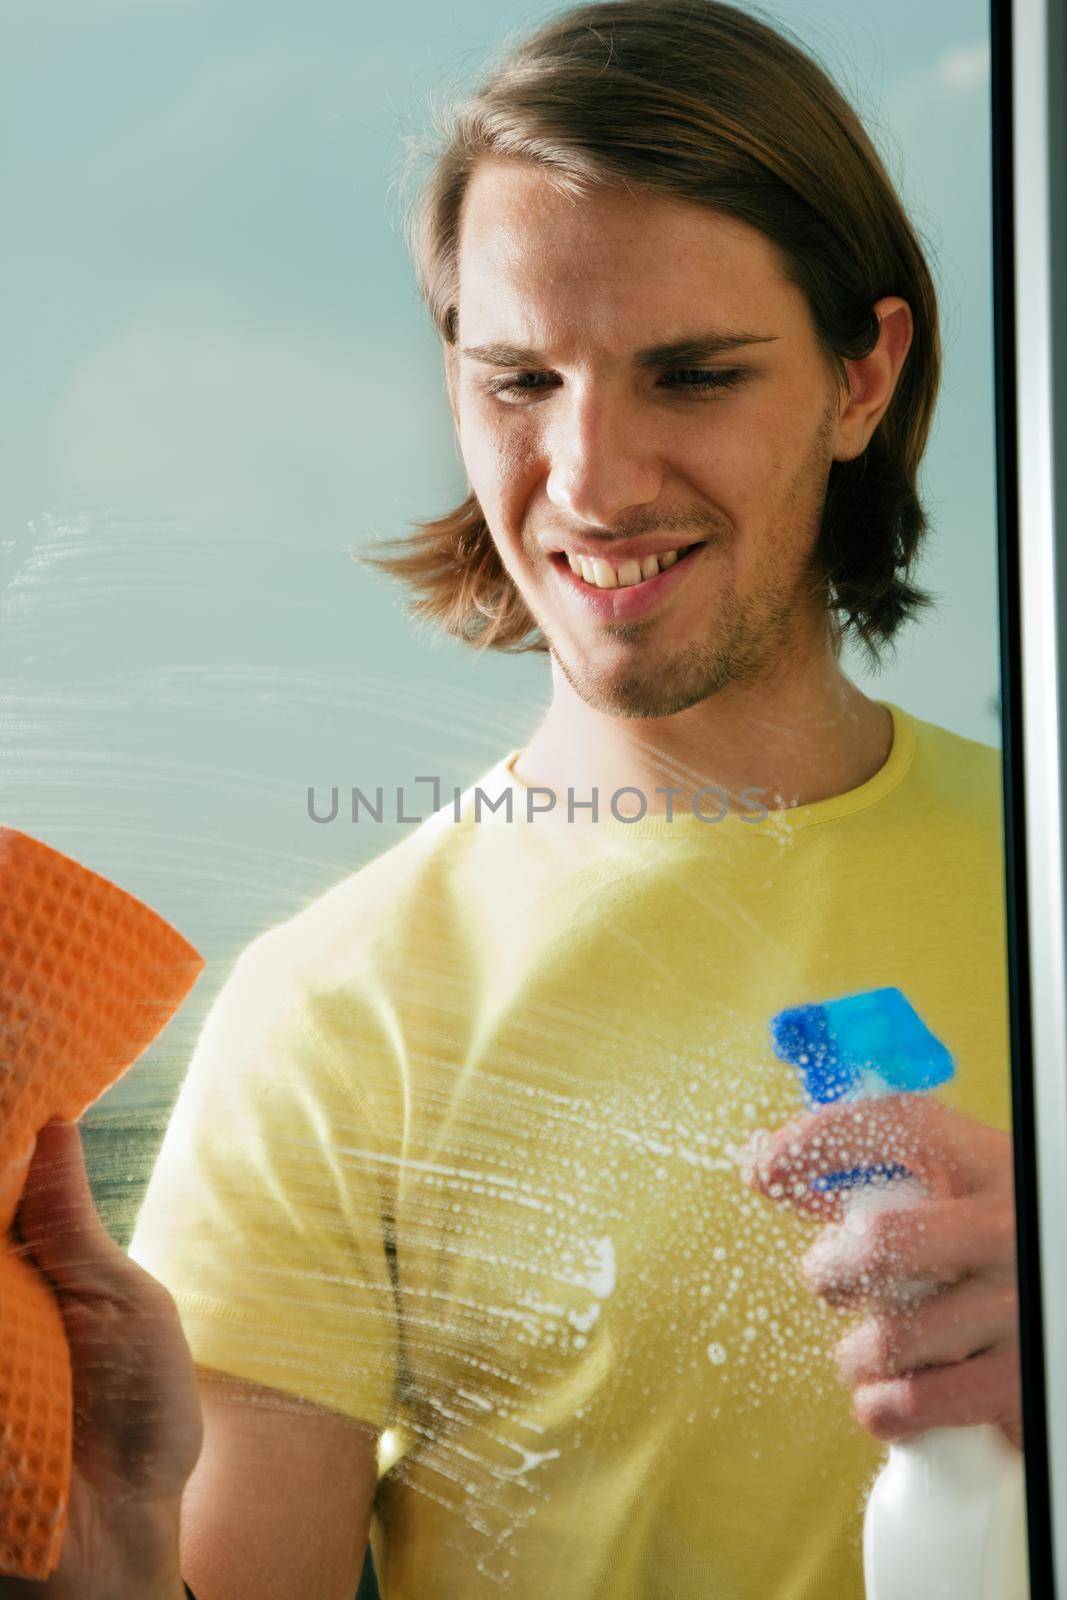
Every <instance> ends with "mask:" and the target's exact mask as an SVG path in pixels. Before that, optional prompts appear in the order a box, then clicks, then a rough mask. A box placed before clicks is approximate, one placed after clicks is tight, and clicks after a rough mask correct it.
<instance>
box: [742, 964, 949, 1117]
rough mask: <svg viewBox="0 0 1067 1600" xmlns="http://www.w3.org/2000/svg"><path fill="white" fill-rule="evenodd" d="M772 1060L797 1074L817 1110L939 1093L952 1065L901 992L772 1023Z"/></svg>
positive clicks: (797, 1011)
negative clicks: (848, 1101)
mask: <svg viewBox="0 0 1067 1600" xmlns="http://www.w3.org/2000/svg"><path fill="white" fill-rule="evenodd" d="M771 1039H772V1041H773V1044H774V1053H775V1055H777V1056H779V1057H780V1058H781V1059H782V1060H783V1061H788V1062H790V1063H791V1064H792V1065H793V1066H795V1067H798V1068H799V1069H800V1072H801V1074H802V1076H803V1079H804V1092H805V1095H806V1096H807V1099H808V1101H809V1103H810V1104H811V1105H813V1106H817V1105H827V1104H829V1102H830V1101H832V1100H842V1099H845V1098H853V1099H860V1098H863V1097H865V1096H868V1095H872V1094H892V1093H894V1092H901V1091H906V1090H923V1089H935V1088H936V1087H937V1086H938V1084H941V1083H947V1082H948V1080H949V1079H950V1078H951V1077H952V1075H953V1071H954V1067H953V1063H952V1057H951V1055H950V1054H949V1052H948V1051H947V1050H946V1048H945V1046H944V1045H943V1044H942V1043H941V1040H940V1039H938V1038H937V1037H936V1036H935V1035H934V1034H932V1033H931V1032H930V1030H929V1028H928V1027H927V1026H926V1024H925V1022H924V1021H923V1020H922V1018H921V1017H920V1016H919V1014H918V1012H917V1011H916V1010H915V1008H914V1006H912V1005H911V1003H910V1001H908V1000H907V999H906V998H905V997H904V995H903V994H902V993H901V992H900V990H899V989H893V988H889V989H868V990H866V991H865V992H864V993H863V994H852V995H847V996H845V997H844V998H843V999H841V1000H824V1001H822V1002H821V1003H820V1004H819V1005H808V1006H792V1007H791V1008H790V1009H789V1010H787V1011H779V1012H778V1014H777V1016H774V1017H772V1018H771Z"/></svg>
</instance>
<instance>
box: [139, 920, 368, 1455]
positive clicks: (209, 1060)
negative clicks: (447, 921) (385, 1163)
mask: <svg viewBox="0 0 1067 1600" xmlns="http://www.w3.org/2000/svg"><path fill="white" fill-rule="evenodd" d="M262 957H263V950H262V945H261V943H260V941H254V942H253V944H252V945H250V946H249V947H248V948H247V949H246V950H245V951H244V952H243V954H242V955H241V956H240V957H239V959H238V961H237V962H236V964H235V966H234V968H233V970H232V972H231V973H230V975H229V976H228V978H227V980H226V982H225V983H224V985H223V987H222V989H221V991H220V992H219V994H218V996H217V997H216V999H215V1001H214V1003H213V1005H212V1006H211V1009H210V1010H209V1012H208V1014H207V1018H206V1020H205V1022H204V1025H203V1028H202V1030H201V1032H200V1036H199V1038H198V1040H197V1044H196V1048H195V1050H194V1052H193V1056H192V1059H191V1061H190V1065H189V1069H188V1072H187V1074H186V1077H185V1080H184V1082H183V1084H182V1087H181V1090H180V1093H179V1096H178V1099H177V1102H176V1104H175V1107H174V1111H173V1114H172V1116H171V1119H170V1121H169V1123H168V1126H167V1130H166V1133H165V1135H164V1139H163V1143H162V1146H161V1148H160V1151H159V1155H158V1158H157V1160H156V1164H155V1167H154V1169H153V1172H152V1176H151V1178H150V1180H149V1184H148V1188H147V1190H146V1192H145V1197H144V1200H143V1203H142V1205H141V1209H140V1211H139V1213H138V1217H137V1222H136V1226H135V1229H134V1233H133V1237H132V1239H131V1241H130V1245H129V1252H128V1253H129V1255H130V1257H131V1258H132V1259H133V1260H134V1261H136V1262H137V1263H138V1264H139V1265H141V1266H142V1267H144V1268H145V1270H146V1271H148V1272H150V1273H151V1274H152V1275H153V1277H155V1278H157V1279H158V1280H159V1281H160V1282H161V1283H162V1284H163V1285H164V1286H165V1287H166V1288H167V1289H168V1290H169V1291H170V1293H171V1295H172V1296H173V1298H174V1301H175V1303H176V1305H177V1308H178V1313H179V1316H180V1319H181V1324H182V1329H183V1331H184V1333H185V1337H186V1340H187V1342H188V1344H189V1348H190V1350H191V1352H192V1355H193V1359H194V1361H196V1363H197V1364H198V1365H200V1366H204V1367H211V1368H215V1369H217V1370H219V1371H221V1372H225V1373H228V1374H231V1375H234V1376H236V1377H239V1378H244V1379H247V1380H249V1381H251V1382H255V1383H260V1384H266V1385H268V1386H269V1387H270V1388H273V1389H280V1390H282V1391H284V1392H285V1393H287V1394H291V1395H294V1396H297V1397H299V1398H301V1399H304V1400H311V1401H314V1402H316V1403H318V1404H320V1405H323V1406H328V1407H330V1408H331V1409H332V1410H335V1411H339V1412H341V1413H343V1414H345V1415H347V1416H351V1417H358V1418H361V1419H363V1420H364V1421H366V1422H369V1423H371V1424H372V1425H374V1426H375V1427H378V1428H384V1427H386V1426H387V1424H388V1422H389V1418H390V1411H391V1405H392V1398H393V1393H394V1388H395V1376H396V1356H397V1336H396V1329H397V1322H396V1310H395V1297H394V1291H393V1281H392V1276H391V1273H390V1266H389V1254H388V1249H387V1243H388V1237H389V1235H388V1219H387V1215H386V1212H387V1202H386V1200H385V1195H384V1191H383V1189H382V1186H381V1182H380V1176H379V1175H380V1172H381V1170H382V1163H381V1162H379V1160H378V1159H377V1153H378V1138H377V1134H376V1130H375V1129H374V1127H373V1126H372V1123H371V1118H370V1115H369V1112H368V1110H367V1101H366V1100H365V1099H364V1098H363V1097H361V1095H360V1092H359V1084H358V1072H357V1069H353V1070H351V1071H348V1072H346V1071H344V1070H343V1069H342V1066H341V1065H340V1064H339V1063H338V1062H337V1060H336V1059H335V1058H334V1057H333V1056H332V1055H331V1054H330V1052H329V1051H328V1049H327V1048H326V1046H325V1045H324V1044H323V1043H322V1041H321V1040H320V1038H319V1036H318V1035H317V1034H316V1033H315V1031H314V1026H313V1023H312V1021H311V1020H310V1017H309V1015H308V1011H307V1007H306V1005H305V1003H304V1000H303V998H302V995H301V993H300V990H299V987H298V986H296V985H295V984H294V983H292V982H291V981H287V980H286V979H285V977H284V975H280V974H279V973H278V972H277V970H276V969H275V968H273V967H272V965H271V963H270V962H269V961H264V960H263V958H262ZM349 1077H351V1079H352V1081H351V1082H349V1081H348V1079H349Z"/></svg>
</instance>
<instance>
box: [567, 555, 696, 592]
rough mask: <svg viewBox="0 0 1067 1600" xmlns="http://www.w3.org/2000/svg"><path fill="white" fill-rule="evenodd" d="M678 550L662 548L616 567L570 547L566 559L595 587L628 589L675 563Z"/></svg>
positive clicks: (572, 568)
mask: <svg viewBox="0 0 1067 1600" xmlns="http://www.w3.org/2000/svg"><path fill="white" fill-rule="evenodd" d="M678 554H679V552H678V551H677V550H663V551H661V552H660V554H659V555H658V556H644V557H642V559H641V560H640V561H637V560H634V559H633V558H631V559H629V560H627V561H623V562H620V564H619V566H618V567H613V566H612V565H611V562H610V561H604V560H603V559H602V558H601V557H600V556H584V555H579V556H575V555H572V554H571V553H570V551H568V552H567V562H568V564H569V566H570V569H571V571H572V572H574V573H577V575H578V576H579V577H580V578H582V579H584V581H585V582H586V583H590V584H592V585H593V587H594V588H596V589H628V588H630V587H632V585H633V584H635V583H643V582H644V581H645V580H646V579H647V578H654V577H655V576H656V574H657V573H658V572H663V571H665V570H666V568H667V567H673V566H674V563H675V562H676V561H677V560H678Z"/></svg>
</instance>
